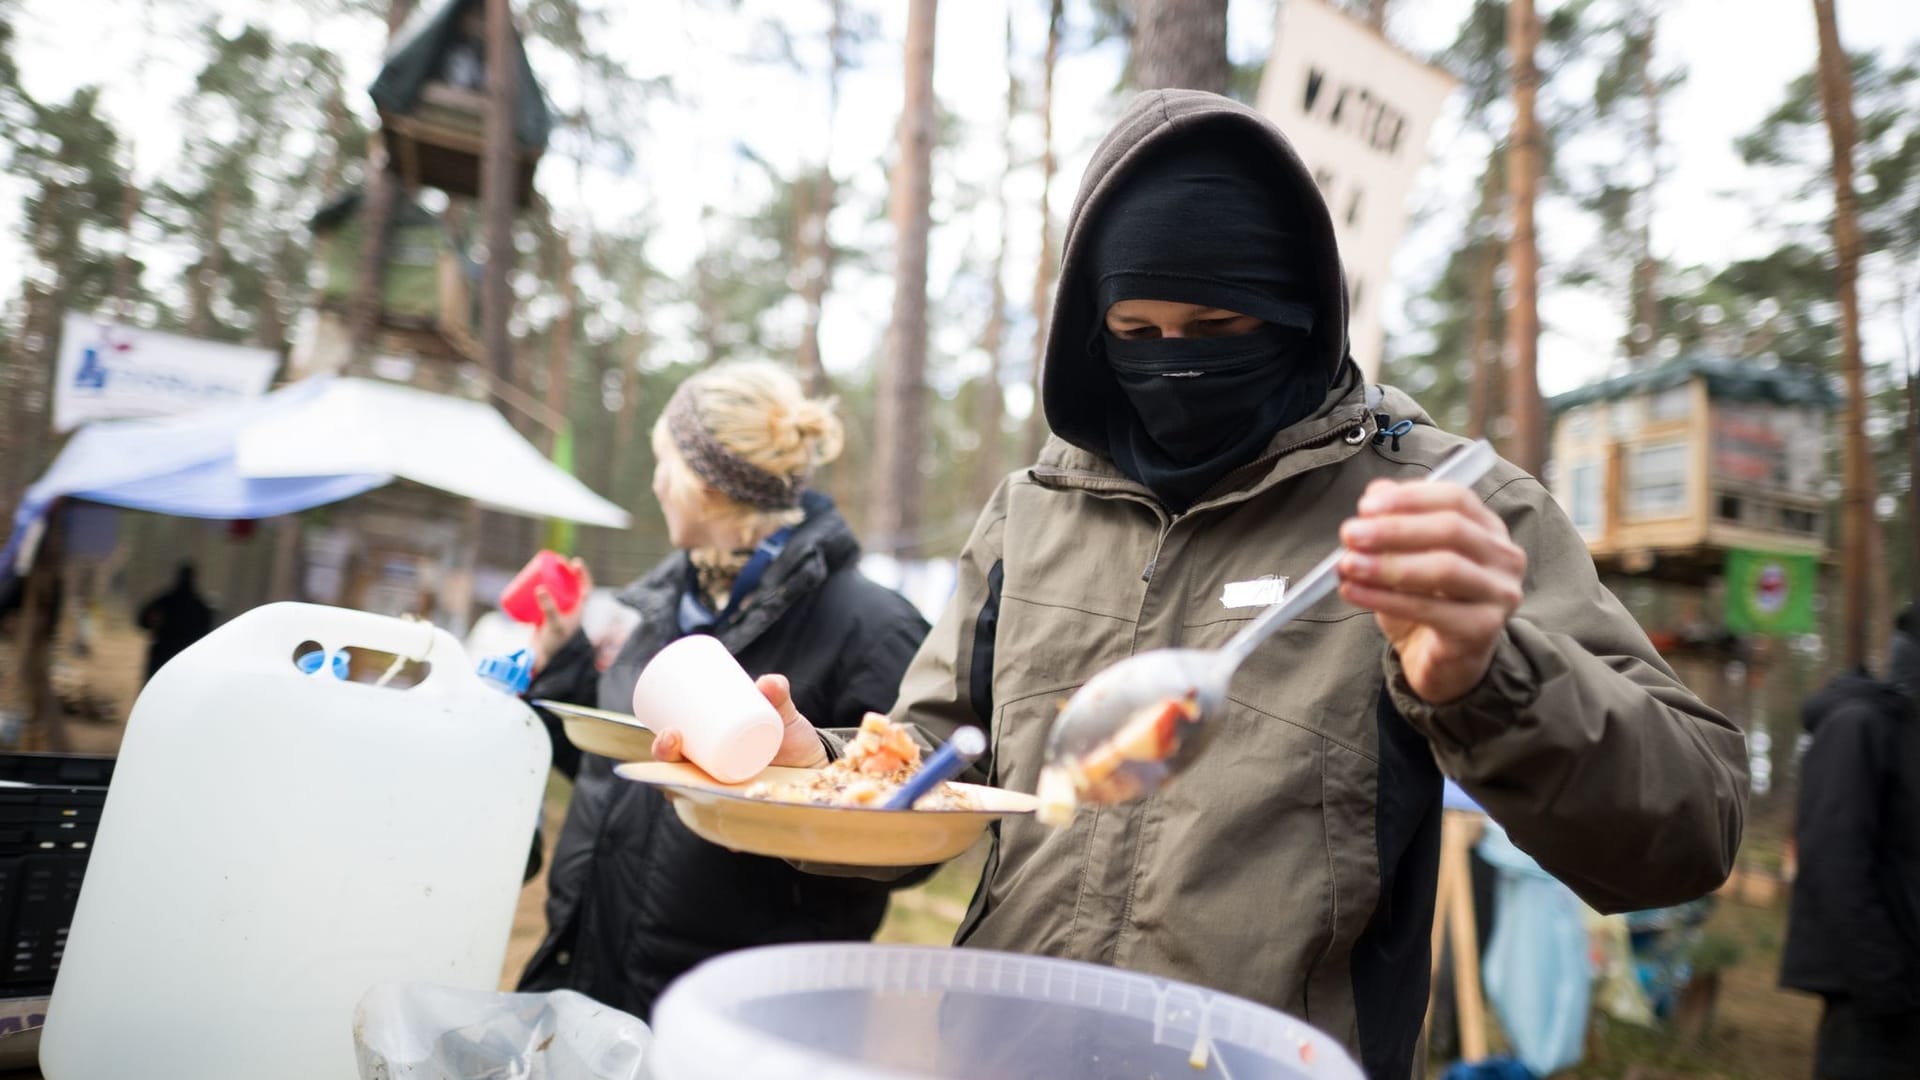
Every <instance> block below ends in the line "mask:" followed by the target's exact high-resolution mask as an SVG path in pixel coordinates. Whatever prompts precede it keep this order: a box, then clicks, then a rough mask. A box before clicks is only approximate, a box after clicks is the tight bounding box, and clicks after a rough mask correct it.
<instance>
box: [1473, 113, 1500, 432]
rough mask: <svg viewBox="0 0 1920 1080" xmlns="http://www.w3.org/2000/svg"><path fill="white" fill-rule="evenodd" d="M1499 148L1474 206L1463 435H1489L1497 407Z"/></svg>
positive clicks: (1484, 174) (1490, 159)
mask: <svg viewBox="0 0 1920 1080" xmlns="http://www.w3.org/2000/svg"><path fill="white" fill-rule="evenodd" d="M1502 164H1503V162H1501V161H1500V151H1498V150H1495V151H1494V153H1493V156H1492V157H1491V158H1489V159H1488V160H1487V168H1486V171H1485V172H1483V173H1481V174H1480V202H1479V204H1478V205H1477V206H1475V207H1474V211H1473V225H1472V229H1471V235H1472V236H1473V248H1472V255H1471V257H1472V259H1473V292H1472V294H1471V295H1472V299H1471V303H1472V305H1473V306H1472V309H1471V310H1472V314H1471V321H1470V322H1469V323H1468V332H1467V349H1468V355H1469V356H1470V357H1471V358H1472V360H1473V385H1472V386H1471V387H1469V388H1468V398H1467V402H1468V405H1467V409H1468V412H1467V434H1469V435H1471V436H1472V437H1473V438H1476V439H1484V438H1487V437H1489V432H1491V431H1492V429H1493V417H1494V412H1495V410H1496V409H1497V408H1498V402H1499V400H1500V398H1499V384H1500V362H1499V361H1500V352H1499V347H1498V346H1497V345H1495V344H1494V340H1493V305H1494V304H1495V302H1496V301H1497V300H1498V297H1497V296H1496V295H1495V290H1496V286H1497V285H1498V284H1499V274H1500V244H1499V241H1498V240H1497V239H1496V238H1495V237H1494V236H1492V235H1489V233H1490V232H1491V227H1492V225H1493V222H1494V221H1495V219H1496V218H1497V217H1498V215H1499V212H1500V207H1499V202H1500V166H1501V165H1502Z"/></svg>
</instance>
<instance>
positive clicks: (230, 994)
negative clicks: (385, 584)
mask: <svg viewBox="0 0 1920 1080" xmlns="http://www.w3.org/2000/svg"><path fill="white" fill-rule="evenodd" d="M316 645H317V647H318V648H320V649H323V650H325V662H322V661H321V659H320V658H316V657H314V656H313V651H314V649H315V647H316ZM346 650H362V651H363V652H360V653H358V655H359V656H361V657H362V658H364V657H365V656H366V655H367V654H368V653H374V652H377V653H388V654H392V655H393V656H396V657H403V658H410V659H412V660H415V661H417V662H419V663H422V664H425V665H426V666H427V670H426V672H425V676H424V678H422V679H421V680H420V681H419V682H418V683H417V684H415V685H412V686H407V687H405V688H398V687H396V686H393V685H384V686H383V685H374V684H373V683H371V682H351V681H345V680H344V679H343V678H342V677H341V676H342V675H343V674H344V673H345V670H344V669H345V665H344V664H336V663H334V662H333V661H332V657H334V656H336V655H339V654H341V653H343V652H344V651H346ZM296 653H299V654H303V655H306V656H307V657H308V660H307V662H306V663H305V664H304V665H301V664H297V663H296V662H295V656H296ZM303 666H304V667H305V668H306V669H308V670H310V671H311V672H312V674H308V673H307V671H303V670H302V668H303ZM360 666H361V667H365V666H366V665H365V664H364V662H363V663H362V664H361V665H360ZM381 667H382V666H381V665H376V666H375V667H374V670H373V675H374V676H375V677H377V676H378V675H379V673H380V671H381ZM355 675H356V677H362V676H363V675H364V673H363V672H359V671H356V672H355ZM550 753H551V749H550V745H549V742H548V738H547V735H546V732H545V730H544V729H543V728H542V726H541V724H540V722H539V720H538V719H537V718H536V717H535V716H534V714H533V713H532V711H531V710H530V709H528V708H527V706H526V705H525V704H524V703H523V702H521V701H520V700H519V699H517V698H515V697H513V696H511V695H509V694H505V693H501V692H500V691H499V690H497V689H494V688H492V687H489V686H487V685H486V684H485V683H483V682H482V681H481V679H479V678H478V677H477V676H476V675H475V674H474V670H473V664H472V663H471V662H470V661H469V660H468V658H467V656H466V653H465V652H464V650H462V649H461V647H460V645H459V643H458V642H456V641H455V640H454V639H453V638H452V637H450V636H449V635H448V634H447V633H446V632H445V631H442V630H438V629H435V628H433V627H432V626H430V625H428V624H425V623H412V622H403V621H401V620H398V619H390V618H386V617H383V616H378V615H370V614H366V613H364V612H357V611H345V610H341V609H337V608H327V607H319V606H314V605H309V604H271V605H268V606H266V607H261V608H257V609H255V610H253V611H250V612H247V613H246V614H244V615H241V616H240V617H238V618H236V619H234V620H233V621H231V622H229V623H227V624H226V625H225V626H222V627H221V628H219V629H218V630H215V631H214V632H213V633H212V634H211V635H209V636H207V637H206V638H204V639H202V640H201V641H200V642H199V643H197V644H195V645H194V646H193V647H191V648H189V649H188V650H187V651H185V652H184V653H181V654H180V655H179V656H178V657H176V658H175V659H174V660H173V661H172V662H171V663H169V664H167V666H166V667H165V668H163V669H161V671H160V672H159V674H158V675H156V676H155V677H154V679H153V681H152V682H151V683H149V684H148V685H147V688H146V690H145V691H144V692H143V693H142V694H141V695H140V699H139V701H137V702H136V703H135V705H134V709H133V716H132V718H131V719H130V721H129V722H128V725H127V734H126V740H125V742H124V744H123V745H122V747H121V751H120V759H119V762H118V764H117V767H116V769H115V772H114V777H113V783H112V784H111V785H110V787H109V788H108V792H107V804H106V809H105V811H104V813H103V815H102V820H101V823H100V832H99V837H98V839H97V841H96V843H95V846H94V850H93V853H92V856H91V858H90V859H89V862H88V866H87V873H86V878H85V881H84V882H83V884H82V887H81V892H80V901H79V907H78V909H77V910H76V912H75V914H74V919H73V926H72V931H71V933H70V935H69V938H68V943H67V951H66V956H65V958H64V960H63V962H62V965H61V969H60V974H59V977H58V980H57V981H56V983H55V985H54V990H53V1002H52V1004H51V1006H50V1007H49V1009H48V1016H47V1027H46V1032H45V1035H44V1039H43V1042H42V1046H41V1052H40V1053H41V1058H40V1060H41V1068H42V1070H43V1071H44V1072H45V1074H46V1076H47V1077H49V1078H50V1080H127V1078H130V1077H141V1078H143V1080H187V1078H193V1080H243V1078H244V1080H259V1078H261V1077H274V1078H276V1080H306V1078H313V1080H321V1078H325V1080H350V1078H352V1077H353V1076H354V1075H355V1073H356V1069H355V1064H354V1040H353V1016H354V1007H355V1005H356V1004H357V1003H358V1002H359V1000H360V998H361V996H362V995H364V994H365V993H366V992H367V989H368V988H369V987H371V986H373V985H374V984H376V983H380V982H387V981H395V980H423V981H431V982H434V983H439V984H443V985H451V986H460V987H471V988H474V989H486V990H492V989H494V988H496V987H497V985H498V983H499V979H500V969H501V965H502V963H503V962H504V959H505V955H506V947H507V936H508V933H509V931H510V929H511V926H512V921H513V912H514V907H515V904H516V902H517V900H518V897H519V894H520V879H521V875H522V873H523V871H524V870H525V867H526V862H527V851H528V846H529V844H530V843H531V842H532V836H533V827H534V820H535V815H536V813H537V811H538V807H539V804H540V800H541V796H542V793H543V791H544V789H545V786H546V778H547V765H548V759H549V756H550Z"/></svg>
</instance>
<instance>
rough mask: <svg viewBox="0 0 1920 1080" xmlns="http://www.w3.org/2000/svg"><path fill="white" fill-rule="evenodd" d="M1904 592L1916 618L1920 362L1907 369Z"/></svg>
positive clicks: (1919, 604)
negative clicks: (1905, 578) (1905, 588)
mask: <svg viewBox="0 0 1920 1080" xmlns="http://www.w3.org/2000/svg"><path fill="white" fill-rule="evenodd" d="M1907 592H1908V597H1907V601H1908V602H1909V603H1911V604H1912V605H1913V609H1914V612H1915V614H1916V615H1920V363H1915V364H1910V365H1909V366H1908V367H1907Z"/></svg>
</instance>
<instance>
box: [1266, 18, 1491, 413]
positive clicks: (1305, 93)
mask: <svg viewBox="0 0 1920 1080" xmlns="http://www.w3.org/2000/svg"><path fill="white" fill-rule="evenodd" d="M1454 85H1455V80H1454V78H1453V76H1451V75H1449V74H1447V73H1446V72H1444V71H1441V70H1440V69H1438V68H1435V67H1432V66H1430V65H1428V64H1425V63H1422V62H1421V61H1419V60H1416V59H1414V58H1413V57H1411V56H1408V55H1407V54H1406V53H1404V52H1401V51H1400V50H1399V49H1397V48H1395V47H1394V46H1393V45H1391V44H1390V43H1388V42H1387V40H1386V39H1385V38H1383V37H1381V36H1380V35H1379V34H1378V33H1376V32H1375V31H1374V30H1373V29H1372V28H1370V27H1368V26H1367V25H1366V24H1364V23H1362V22H1359V21H1357V20H1355V19H1353V18H1350V17H1349V16H1347V15H1344V14H1342V13H1341V12H1339V11H1337V10H1335V9H1334V8H1332V7H1330V6H1328V5H1327V4H1326V3H1325V2H1324V0H1285V2H1284V3H1282V4H1281V5H1280V17H1279V20H1278V23H1277V24H1276V27H1275V30H1274V47H1273V54H1272V55H1271V56H1270V57H1269V58H1268V59H1267V69H1266V74H1265V75H1264V76H1263V77H1262V78H1261V81H1260V98H1259V106H1260V111H1261V112H1263V113H1265V114H1266V115H1267V117H1268V118H1269V119H1271V120H1273V122H1274V123H1276V124H1278V125H1280V130H1281V131H1284V132H1286V134H1287V138H1288V140H1290V141H1291V142H1292V143H1293V146H1294V149H1296V150H1298V151H1299V152H1300V157H1301V159H1302V160H1304V161H1305V162H1306V163H1307V167H1308V168H1309V169H1311V170H1313V175H1314V179H1315V180H1316V181H1317V182H1318V183H1319V185H1320V192H1321V194H1322V195H1324V196H1325V197H1326V200H1327V208H1328V210H1330V211H1331V212H1332V214H1333V228H1334V232H1335V233H1336V234H1337V235H1338V237H1339V240H1340V257H1341V259H1342V261H1343V262H1345V264H1346V270H1347V291H1348V294H1349V296H1350V297H1351V301H1352V307H1353V314H1352V322H1351V329H1350V331H1349V336H1350V337H1351V339H1352V348H1353V358H1354V359H1355V360H1357V361H1359V363H1360V368H1361V370H1362V371H1365V372H1366V373H1367V377H1368V378H1375V377H1377V376H1378V375H1379V373H1380V353H1381V348H1382V344H1383V341H1384V337H1385V331H1384V329H1383V327H1382V324H1381V318H1380V315H1381V310H1380V307H1381V300H1382V299H1383V294H1384V292H1385V291H1386V285H1387V279H1388V277H1389V276H1390V275H1391V273H1392V266H1393V253H1394V250H1395V249H1396V248H1398V247H1399V246H1400V237H1401V234H1402V233H1404V232H1405V231H1406V227H1407V195H1408V193H1410V192H1411V191H1412V190H1413V181H1414V178H1415V177H1416V176H1417V175H1418V174H1419V172H1420V167H1421V166H1422V165H1424V164H1425V163H1426V160H1427V136H1428V135H1429V133H1431V132H1432V130H1433V122H1434V120H1435V119H1436V118H1437V117H1438V116H1439V115H1440V107H1441V105H1442V104H1443V103H1445V101H1446V98H1447V95H1448V94H1449V93H1451V92H1452V91H1453V88H1454Z"/></svg>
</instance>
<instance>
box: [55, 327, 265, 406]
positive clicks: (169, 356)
mask: <svg viewBox="0 0 1920 1080" xmlns="http://www.w3.org/2000/svg"><path fill="white" fill-rule="evenodd" d="M279 364H280V358H279V357H278V356H277V355H275V354H274V353H273V352H271V351H269V350H267V349H250V348H245V347H243V346H239V345H225V344H221V343H220V342H217V341H202V340H200V339H198V338H189V337H181V336H179V335H177V334H162V333H158V332H155V331H152V330H136V329H134V328H133V327H130V326H121V325H120V324H118V323H115V322H112V321H110V320H107V319H102V318H97V317H95V316H92V315H78V314H74V313H72V312H68V313H67V317H66V321H65V323H64V324H63V325H62V330H61V334H60V360H59V364H58V366H57V367H55V369H54V394H53V428H54V430H55V431H62V432H64V431H72V430H73V429H74V428H76V427H79V426H80V425H81V424H84V423H87V422H88V421H90V420H111V419H115V418H118V417H124V416H164V415H168V414H171V413H183V412H193V411H195V410H198V409H205V408H208V407H210V406H214V405H226V404H231V403H233V402H237V401H244V400H246V399H248V398H256V397H259V396H260V395H261V394H264V393H266V392H267V387H268V385H269V384H271V383H272V382H273V373H274V370H275V368H277V367H278V366H279Z"/></svg>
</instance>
